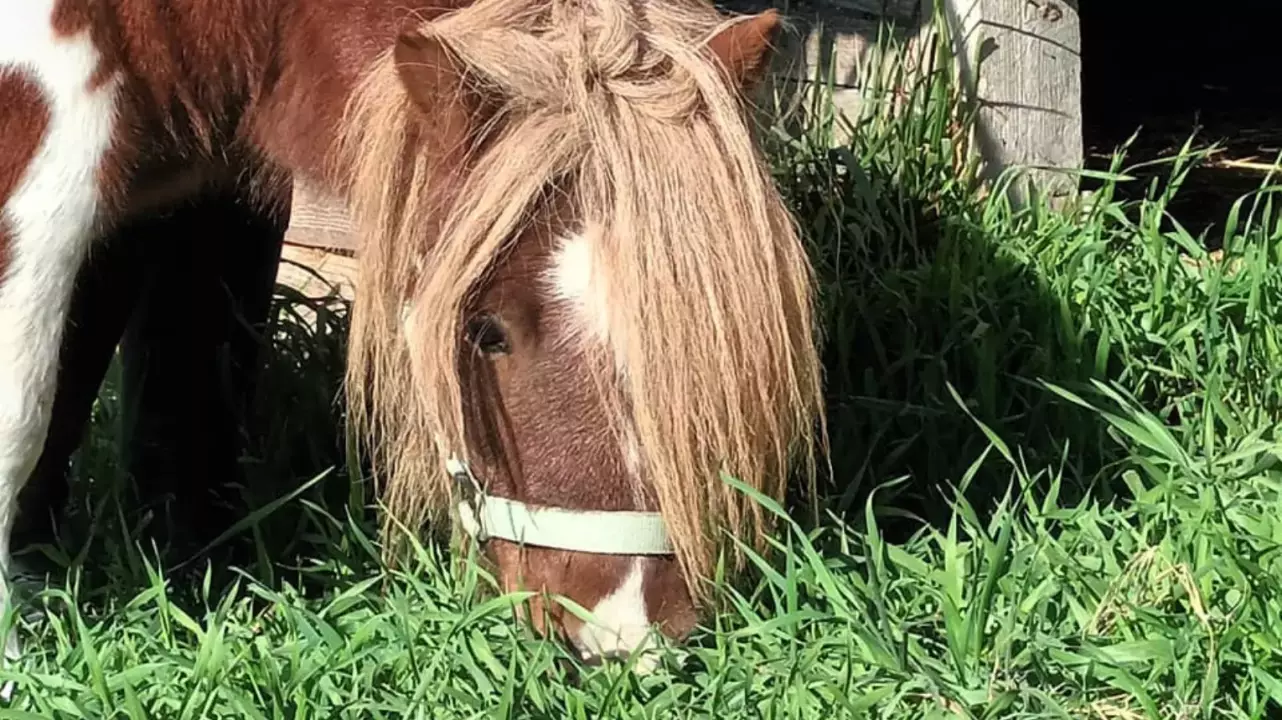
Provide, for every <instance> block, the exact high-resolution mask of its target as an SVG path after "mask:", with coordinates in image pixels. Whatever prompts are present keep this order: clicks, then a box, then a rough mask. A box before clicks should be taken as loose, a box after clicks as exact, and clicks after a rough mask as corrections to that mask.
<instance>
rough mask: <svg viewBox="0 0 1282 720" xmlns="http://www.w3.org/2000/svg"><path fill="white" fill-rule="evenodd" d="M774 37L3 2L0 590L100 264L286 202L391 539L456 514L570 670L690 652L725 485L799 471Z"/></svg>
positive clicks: (800, 261) (653, 21) (722, 535)
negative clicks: (79, 302)
mask: <svg viewBox="0 0 1282 720" xmlns="http://www.w3.org/2000/svg"><path fill="white" fill-rule="evenodd" d="M780 23H781V19H780V17H779V15H778V14H777V13H776V12H774V11H766V12H763V13H759V14H755V15H743V16H731V15H729V14H726V13H723V12H721V11H719V10H717V9H715V8H714V7H712V6H711V5H708V4H706V3H705V2H704V0H436V2H434V3H427V2H423V1H421V0H395V1H393V0H224V1H223V2H218V3H211V2H208V0H172V1H170V2H156V1H155V0H0V567H2V568H3V569H4V571H5V572H8V570H9V566H10V558H11V548H10V543H9V535H10V530H11V528H12V526H13V523H14V516H15V513H16V507H17V505H16V498H17V496H18V494H19V492H20V491H21V490H22V488H23V485H24V483H25V482H26V481H27V480H28V477H29V476H30V475H31V473H32V471H33V468H34V467H35V466H36V463H37V461H38V459H39V455H40V448H41V445H42V442H43V440H44V437H45V435H46V433H47V430H48V426H49V423H50V412H51V410H50V406H51V405H52V398H53V397H54V393H55V390H56V385H57V379H56V378H57V368H58V366H59V348H60V344H61V339H62V337H63V333H64V325H65V319H66V316H67V312H68V305H69V303H70V298H71V296H72V290H73V285H74V280H75V277H76V273H77V271H78V269H79V268H80V267H81V266H82V265H83V264H84V263H85V260H86V257H88V256H89V254H90V253H92V252H93V251H94V248H95V246H96V244H97V243H98V242H99V241H100V239H101V238H103V237H104V236H105V235H107V234H108V233H110V232H111V231H112V230H113V228H118V227H120V226H121V224H122V223H125V222H128V221H131V220H135V219H137V218H140V217H146V216H148V215H149V214H153V213H156V212H158V211H161V210H163V209H165V208H167V207H172V206H174V204H175V203H178V202H180V201H182V200H183V199H185V198H191V197H196V196H199V195H200V194H202V193H209V192H211V191H212V190H216V189H225V188H228V187H235V188H240V189H244V191H245V192H246V193H247V194H248V195H249V196H251V197H252V199H253V201H254V202H255V203H256V204H257V206H259V207H261V208H263V209H264V210H265V212H270V213H275V214H276V215H277V216H283V215H287V213H288V204H289V188H290V186H291V183H301V182H306V183H310V184H312V185H315V186H317V187H320V188H323V189H325V190H326V191H328V192H332V193H334V194H335V195H336V196H337V197H341V198H343V201H344V202H345V203H346V205H347V208H348V210H349V211H350V214H351V217H352V220H353V223H354V227H355V231H356V233H357V235H358V238H359V244H360V251H359V264H360V269H359V278H358V289H357V297H356V300H355V303H354V309H353V319H352V328H351V336H350V339H349V358H348V370H347V378H346V383H347V387H348V389H347V397H348V402H349V407H348V418H349V421H350V423H351V429H352V431H353V432H354V433H357V434H358V437H359V438H360V441H361V445H362V447H363V448H364V449H365V450H366V452H367V454H368V458H369V460H370V464H371V467H372V468H373V471H374V473H375V475H376V477H377V478H378V481H379V483H380V490H381V493H382V497H383V499H384V501H385V504H386V508H387V513H385V518H384V522H385V529H386V531H387V534H388V535H389V536H392V535H395V534H396V528H408V529H409V530H411V531H414V532H418V531H421V530H423V529H424V528H425V527H429V526H430V527H434V528H439V527H443V526H445V525H446V524H450V523H449V522H448V521H450V520H452V521H453V523H452V526H457V527H461V528H462V529H463V530H464V531H465V532H466V533H468V534H469V535H471V536H472V537H473V539H475V540H476V541H477V542H479V543H481V544H482V545H483V549H484V552H485V555H486V557H488V558H489V560H490V561H491V562H492V563H493V564H494V566H495V567H496V568H497V573H496V574H497V576H498V578H499V579H500V580H501V583H502V585H503V587H504V588H507V589H529V590H533V591H536V593H535V594H536V597H534V598H532V600H531V605H530V609H531V611H532V613H531V617H532V619H533V622H534V625H535V628H536V630H538V631H540V632H544V633H548V634H550V635H556V636H558V637H561V638H562V639H565V640H567V641H569V643H570V644H571V645H572V646H573V647H574V648H575V649H576V650H577V651H578V652H579V653H580V654H581V655H582V657H583V658H584V659H585V660H596V659H603V658H608V657H617V656H627V655H628V654H629V653H635V652H638V651H640V650H641V649H642V648H643V646H645V644H646V642H647V638H649V637H652V636H654V633H653V631H655V630H657V631H658V635H659V636H666V637H669V638H673V639H677V640H679V639H681V638H683V637H684V636H686V635H687V634H688V633H689V632H690V630H691V629H692V628H693V627H694V625H695V624H696V622H697V619H698V617H699V614H700V612H701V610H702V609H703V608H705V607H706V605H707V600H708V598H709V590H708V583H707V582H706V581H707V580H708V578H710V577H711V576H712V574H713V572H714V569H715V567H716V565H717V563H718V557H724V556H725V554H726V553H728V555H729V557H730V561H731V564H732V566H733V568H741V567H742V566H743V563H744V557H743V553H742V551H741V548H742V547H744V546H757V547H764V546H765V543H764V540H763V538H764V537H766V535H767V534H768V533H769V531H770V526H771V523H770V520H769V518H768V517H767V515H766V513H764V512H763V511H762V509H761V508H760V506H759V505H758V504H756V503H754V502H753V501H752V500H751V499H750V498H749V497H747V496H746V495H745V494H744V493H742V492H740V491H738V490H736V489H735V488H734V487H733V486H732V485H731V484H729V483H727V482H724V481H723V476H724V475H730V476H733V477H734V478H737V479H738V480H739V481H741V482H742V483H743V484H745V485H746V486H748V487H750V488H754V489H756V490H757V491H759V492H761V493H763V494H764V495H766V496H769V497H773V498H776V499H780V498H782V497H783V494H784V490H785V487H786V484H787V482H788V478H789V477H790V475H791V474H792V473H793V472H795V471H798V470H799V471H800V472H802V473H804V474H807V475H808V476H809V477H810V478H811V479H812V480H813V477H814V475H815V465H816V456H817V454H818V452H819V449H820V446H821V445H822V437H823V428H822V399H821V387H820V385H821V378H820V370H819V360H818V352H817V347H816V345H817V342H818V339H817V337H816V330H815V320H814V317H813V316H814V312H815V310H814V304H815V300H814V293H815V291H814V277H813V270H812V268H811V267H810V265H809V262H808V258H807V255H806V252H805V247H804V244H803V243H802V241H801V239H800V237H799V233H798V231H797V229H796V228H795V227H794V224H793V221H792V218H791V217H790V215H789V213H788V210H787V207H786V205H785V203H784V201H783V199H782V197H781V195H780V193H779V191H778V189H777V188H776V187H775V186H774V184H773V182H772V180H771V177H770V172H769V168H768V164H767V163H766V161H765V159H764V156H763V153H762V150H761V148H760V143H759V142H758V140H757V138H756V136H755V134H754V128H753V122H752V119H751V107H750V103H749V101H748V98H749V97H750V94H751V91H752V90H753V89H754V88H755V87H756V86H757V84H758V82H759V81H760V80H761V78H762V77H763V75H764V73H765V72H767V69H768V65H769V60H770V56H771V48H772V42H773V39H774V38H775V36H776V34H777V32H778V29H779V27H780ZM394 545H395V542H393V541H391V540H389V541H388V546H389V547H394ZM557 595H559V596H563V597H566V598H568V599H570V600H572V601H573V602H574V603H577V604H578V605H580V606H582V607H584V608H587V609H589V610H590V611H591V615H592V617H591V618H590V619H589V620H588V621H585V620H584V619H582V618H580V617H578V616H577V615H576V614H575V613H571V612H567V611H566V610H565V609H564V608H563V607H562V606H561V604H558V603H556V602H552V601H551V600H549V599H548V598H551V597H553V596H557ZM5 655H6V657H7V658H9V659H14V658H17V657H19V656H20V647H19V644H18V640H17V636H16V635H12V634H11V635H10V637H9V638H7V640H6V646H5Z"/></svg>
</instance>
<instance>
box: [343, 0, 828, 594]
mask: <svg viewBox="0 0 1282 720" xmlns="http://www.w3.org/2000/svg"><path fill="white" fill-rule="evenodd" d="M730 22H735V20H733V19H727V18H726V17H725V16H723V15H721V14H719V13H718V12H716V11H715V10H714V9H713V8H712V7H711V6H710V5H707V4H705V3H704V2H703V1H702V0H692V1H688V0H639V1H638V2H635V3H628V2H626V0H479V1H478V2H476V3H475V4H472V5H469V6H467V7H464V8H461V9H459V10H456V11H452V12H449V13H447V14H445V15H442V16H440V17H438V18H436V19H434V20H432V21H429V22H424V23H423V24H422V25H421V27H420V28H419V31H420V32H421V33H423V34H424V35H425V36H428V37H433V38H436V39H438V40H439V41H441V42H442V43H443V44H444V45H445V46H446V47H448V48H449V49H450V50H451V51H452V52H453V53H455V54H456V55H457V57H458V58H460V59H461V60H462V62H463V65H465V66H466V68H467V71H468V77H469V78H470V81H471V82H474V83H475V84H476V87H478V88H480V89H481V91H482V92H483V93H484V94H485V95H486V96H487V97H490V98H497V102H498V103H499V109H498V112H497V113H496V114H495V116H494V118H495V119H494V121H493V122H492V124H491V125H490V126H489V127H490V131H489V132H490V135H489V137H488V139H487V142H486V143H485V144H484V146H483V150H481V151H479V152H478V153H477V155H476V157H474V158H472V162H471V163H470V165H469V172H468V174H467V176H466V178H465V179H464V180H463V184H462V186H461V189H460V191H459V192H458V193H457V194H455V195H454V200H453V201H451V202H449V203H442V202H441V201H440V200H439V196H438V195H439V194H434V192H433V190H432V188H430V187H428V179H429V178H431V177H432V176H433V168H432V167H431V166H430V165H431V160H430V158H429V157H428V156H427V155H426V154H424V153H422V152H416V149H415V145H414V144H415V142H416V138H415V136H414V133H413V132H412V130H410V129H407V128H409V127H410V124H409V123H407V122H406V118H407V117H409V116H410V114H411V113H413V112H415V111H416V110H415V109H414V108H413V107H412V104H411V102H410V101H409V99H408V98H407V93H406V91H405V90H404V88H403V87H402V86H401V84H400V83H399V82H398V80H397V77H396V73H395V70H394V68H393V66H392V60H391V58H390V56H385V57H384V58H383V59H382V60H380V61H379V63H378V64H377V65H376V66H375V67H374V68H373V69H372V70H371V72H370V73H369V75H368V77H367V78H366V79H365V80H364V82H363V84H362V85H361V87H360V89H359V91H358V92H357V93H356V95H355V97H354V98H353V102H352V103H351V105H350V107H349V112H348V117H347V122H346V137H345V138H344V145H345V147H346V148H348V151H349V152H350V154H351V158H352V167H353V175H352V180H351V186H350V187H351V192H350V197H351V203H352V209H353V213H354V216H355V217H356V219H357V221H358V223H359V227H360V229H361V232H362V235H363V237H362V243H363V245H362V252H361V270H360V278H359V287H360V293H361V297H360V299H359V301H358V303H357V307H356V310H355V314H354V322H353V328H352V335H351V340H350V343H351V347H350V353H351V357H350V363H349V396H350V399H351V403H352V405H351V411H352V412H351V416H352V419H353V420H354V421H355V424H356V429H358V430H359V431H361V432H362V433H363V435H364V436H365V437H366V438H368V439H369V440H370V441H371V443H372V447H373V449H374V458H375V463H376V468H377V470H378V472H379V473H380V474H381V475H382V477H383V480H384V481H385V482H386V495H385V498H386V501H387V503H388V506H389V509H390V510H391V511H392V512H393V513H394V514H395V515H396V516H397V518H398V519H399V520H400V521H401V522H404V523H406V524H407V525H408V526H409V527H411V528H416V527H418V526H419V524H421V523H422V522H424V521H426V520H429V519H431V518H430V516H432V515H435V514H437V513H438V512H439V511H441V510H444V509H445V508H447V507H448V500H449V498H450V496H451V488H450V485H449V482H448V479H447V477H446V475H445V473H444V472H443V465H444V461H445V459H446V458H447V457H448V456H449V455H450V454H453V453H458V454H464V453H465V443H464V438H465V433H464V428H463V409H462V408H463V402H462V383H461V381H460V376H459V364H458V358H459V353H460V352H461V348H460V345H461V343H462V341H463V340H462V337H463V333H462V327H461V325H462V322H463V311H464V308H465V307H466V306H467V305H468V302H469V300H470V299H471V298H472V297H473V295H474V293H475V292H476V291H477V289H478V287H480V286H482V285H483V283H484V282H485V280H486V277H487V272H488V271H489V270H490V269H491V268H492V267H493V266H494V264H495V263H496V262H498V261H500V258H501V254H502V253H503V251H504V250H505V247H506V246H507V245H508V243H509V242H510V241H511V239H512V238H514V237H516V236H518V235H519V234H520V232H521V231H522V230H523V229H524V228H525V227H526V224H527V223H529V222H531V221H532V220H531V218H532V216H533V213H532V211H533V210H536V208H537V206H538V204H539V203H540V202H541V201H542V200H543V198H544V196H545V191H546V190H547V189H548V188H549V187H553V186H564V187H566V188H568V189H569V191H570V199H571V201H572V202H573V203H574V204H575V208H576V211H577V215H578V216H579V217H581V218H582V219H583V220H584V222H585V223H587V225H588V226H589V227H592V228H595V229H596V230H597V232H594V233H593V235H592V237H593V238H594V246H593V252H594V254H595V256H594V262H593V267H594V270H595V271H596V272H599V273H600V274H601V277H603V278H605V283H606V285H607V286H608V295H609V327H610V331H609V335H610V346H611V349H612V355H613V360H614V362H613V363H603V364H602V368H601V369H600V371H599V372H600V374H601V378H600V379H601V381H602V385H601V386H602V387H612V388H615V389H616V390H617V397H616V398H615V399H614V400H613V402H615V403H616V409H618V410H620V411H626V413H627V416H628V418H629V419H630V424H631V426H632V428H633V430H634V432H635V435H636V439H637V441H638V444H639V447H640V452H641V456H642V457H641V460H642V465H643V467H644V468H645V480H646V481H647V482H648V483H649V484H650V485H651V486H652V489H653V493H654V497H656V498H657V501H658V505H659V508H660V510H661V511H662V513H663V515H664V517H665V520H666V523H667V525H668V528H669V532H670V534H671V536H672V539H673V543H674V545H675V548H676V553H677V557H678V559H679V561H680V562H681V564H682V567H683V569H684V571H685V573H686V575H687V578H688V579H689V580H690V582H691V583H692V587H691V589H692V591H693V592H694V593H695V596H696V597H702V596H703V590H702V589H701V588H700V587H698V583H696V582H695V581H696V580H697V579H698V578H700V577H703V578H706V577H708V576H709V574H710V573H711V571H712V569H713V563H714V562H715V558H716V555H717V550H718V549H719V548H722V547H726V546H727V545H728V544H727V543H726V531H727V530H728V531H729V532H730V533H732V534H734V535H736V536H738V537H741V538H745V539H746V540H747V541H748V543H749V544H754V543H755V542H756V541H759V540H760V539H761V538H762V536H763V533H765V532H767V531H768V530H769V527H770V523H769V522H768V518H767V517H765V514H764V513H763V512H762V511H761V509H760V508H759V507H758V506H757V505H756V504H754V503H752V502H750V501H748V500H747V499H746V498H744V497H743V496H742V495H741V494H740V493H738V492H737V491H735V490H733V489H732V488H730V487H729V486H728V485H726V484H725V483H723V482H722V481H721V480H720V478H719V476H718V473H719V472H720V471H725V472H728V473H730V474H732V475H734V476H735V477H737V478H739V479H740V480H741V481H743V482H745V483H746V484H748V485H750V486H752V487H755V488H757V489H759V490H761V491H763V492H764V493H765V494H767V495H769V496H772V497H775V498H779V497H781V496H782V495H783V491H784V487H785V484H786V482H787V474H788V470H789V462H790V459H796V458H799V459H800V462H801V464H802V466H803V468H804V470H805V471H806V472H807V473H808V474H809V476H810V477H812V478H813V475H814V466H815V463H814V458H815V448H816V444H817V443H816V439H817V437H820V436H821V434H822V433H821V428H820V425H819V422H818V418H820V417H821V402H822V401H821V391H820V375H819V373H820V370H819V361H818V357H817V353H816V348H815V337H814V325H813V307H812V303H813V297H812V285H813V278H812V274H811V270H810V266H809V264H808V262H807V257H806V254H805V250H804V247H803V245H802V243H801V242H800V240H799V238H798V234H797V232H796V230H795V228H794V227H793V224H792V222H791V218H790V217H789V215H788V212H787V210H786V208H785V206H784V204H783V201H782V199H781V197H780V195H779V192H778V191H777V189H776V188H775V187H774V185H773V183H772V181H771V178H770V176H769V173H768V170H767V168H766V165H765V163H764V160H763V158H762V156H761V153H760V151H759V150H758V148H757V145H756V144H755V142H754V138H753V135H752V132H751V128H750V127H749V121H748V119H747V118H748V114H747V109H746V107H745V103H744V102H743V100H742V98H741V97H739V95H738V92H737V89H736V88H734V87H732V85H731V83H729V82H728V81H727V78H726V75H725V74H724V73H723V72H721V71H720V69H719V67H718V65H717V63H716V61H715V60H714V59H713V58H712V57H711V56H710V54H709V53H708V52H707V51H706V50H705V43H706V42H707V41H708V40H709V39H710V38H711V37H713V36H714V35H715V33H716V32H718V31H719V30H721V29H723V28H724V27H726V26H727V24H728V23H730ZM429 227H431V228H439V233H434V234H433V235H432V237H431V239H432V240H433V242H431V243H430V244H425V240H424V237H425V235H424V233H425V228H429ZM406 299H409V300H411V301H412V302H411V303H410V305H409V307H410V310H409V316H408V322H409V323H410V324H411V325H412V327H413V328H414V332H413V333H404V332H402V327H403V325H402V323H403V322H404V321H405V320H406V319H407V318H405V317H403V316H402V312H403V307H404V306H403V301H404V300H406ZM607 394H609V393H607ZM731 555H732V557H733V558H734V559H736V560H738V559H740V555H739V553H738V552H737V551H736V552H732V553H731Z"/></svg>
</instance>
